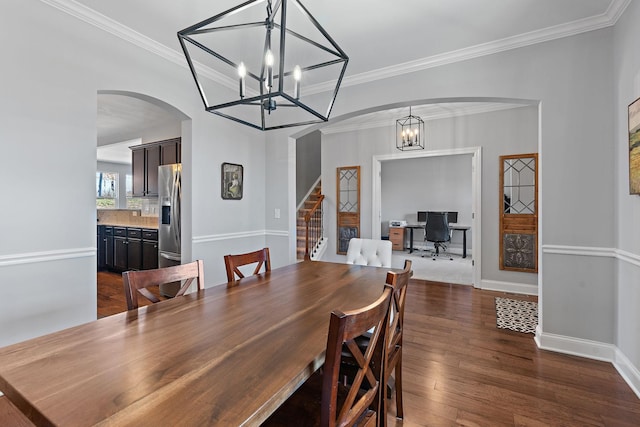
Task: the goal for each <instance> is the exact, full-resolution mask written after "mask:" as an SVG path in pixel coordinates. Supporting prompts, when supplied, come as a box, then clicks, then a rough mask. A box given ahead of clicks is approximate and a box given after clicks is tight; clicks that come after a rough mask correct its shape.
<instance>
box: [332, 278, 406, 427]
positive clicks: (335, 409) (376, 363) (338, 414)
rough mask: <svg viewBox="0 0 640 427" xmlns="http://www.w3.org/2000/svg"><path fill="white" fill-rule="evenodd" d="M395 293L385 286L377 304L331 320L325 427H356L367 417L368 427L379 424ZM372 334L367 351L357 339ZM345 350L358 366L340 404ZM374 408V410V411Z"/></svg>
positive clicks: (334, 316) (340, 314)
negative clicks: (341, 374)
mask: <svg viewBox="0 0 640 427" xmlns="http://www.w3.org/2000/svg"><path fill="white" fill-rule="evenodd" d="M392 293H393V290H392V289H391V287H389V286H385V289H384V292H383V293H382V295H381V296H380V298H379V299H378V300H377V301H375V302H374V303H373V304H371V305H369V306H367V307H364V308H361V309H358V310H353V311H349V312H347V313H342V312H340V311H334V312H332V313H331V318H330V321H329V336H328V338H327V350H326V357H325V362H324V370H323V378H322V403H321V412H320V425H321V426H331V427H332V426H346V425H353V424H354V423H355V422H356V421H357V420H359V419H361V418H362V416H363V414H364V415H366V420H367V422H365V423H364V424H365V425H369V424H370V423H375V424H373V425H377V423H378V422H379V420H378V419H377V418H378V416H379V415H380V409H381V402H380V401H381V394H380V393H381V390H382V388H381V384H382V374H383V372H382V364H383V358H384V345H385V341H386V339H385V336H386V333H387V323H388V322H387V319H388V313H389V303H390V300H391V295H392ZM367 331H370V333H371V338H370V339H369V344H368V345H367V346H366V348H361V346H359V345H358V343H357V342H356V338H358V337H360V336H361V335H363V334H364V333H365V332H367ZM343 348H345V349H347V350H348V352H350V357H352V358H353V360H355V361H356V363H357V371H356V374H355V377H354V381H353V383H352V384H351V386H350V388H349V391H348V394H347V396H346V398H345V399H344V400H343V399H340V400H343V401H342V402H340V403H341V406H339V402H338V387H339V382H340V366H341V360H342V354H343ZM372 408H373V409H372Z"/></svg>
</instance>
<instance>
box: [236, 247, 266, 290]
mask: <svg viewBox="0 0 640 427" xmlns="http://www.w3.org/2000/svg"><path fill="white" fill-rule="evenodd" d="M254 263H257V265H256V268H255V269H254V270H253V273H252V274H258V273H259V272H260V268H262V266H263V265H264V271H265V273H266V272H267V271H271V257H270V256H269V248H263V249H260V250H258V251H254V252H249V253H246V254H237V255H225V256H224V265H225V267H226V269H227V282H229V283H231V282H235V281H236V276H237V277H238V279H242V278H243V277H244V274H242V272H241V271H240V270H239V269H238V267H242V266H243V265H249V264H254Z"/></svg>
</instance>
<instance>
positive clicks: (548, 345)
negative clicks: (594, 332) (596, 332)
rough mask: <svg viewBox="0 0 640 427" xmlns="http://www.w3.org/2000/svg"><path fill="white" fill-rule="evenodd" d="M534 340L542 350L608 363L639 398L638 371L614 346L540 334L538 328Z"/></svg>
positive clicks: (639, 373)
mask: <svg viewBox="0 0 640 427" xmlns="http://www.w3.org/2000/svg"><path fill="white" fill-rule="evenodd" d="M534 340H535V342H536V344H537V346H538V348H541V349H543V350H550V351H555V352H558V353H563V354H571V355H573V356H580V357H585V358H587V359H594V360H600V361H603V362H610V363H611V364H613V366H614V367H615V368H616V370H617V371H618V373H619V374H620V376H622V378H623V379H624V380H625V382H626V383H627V384H628V385H629V387H631V389H632V390H633V392H634V393H635V394H636V396H638V398H640V371H638V369H637V368H636V367H635V366H633V364H632V363H631V362H630V361H629V359H628V358H627V357H626V356H625V355H624V354H623V353H622V351H620V349H619V348H618V347H616V346H615V345H613V344H606V343H601V342H598V341H591V340H585V339H580V338H573V337H567V336H564V335H556V334H550V333H547V332H542V331H541V330H540V326H538V328H536V336H535V338H534Z"/></svg>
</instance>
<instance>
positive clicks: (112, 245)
mask: <svg viewBox="0 0 640 427" xmlns="http://www.w3.org/2000/svg"><path fill="white" fill-rule="evenodd" d="M97 239H98V269H102V268H107V269H109V270H114V271H127V270H149V269H153V268H158V230H152V229H141V228H137V227H112V226H98V232H97Z"/></svg>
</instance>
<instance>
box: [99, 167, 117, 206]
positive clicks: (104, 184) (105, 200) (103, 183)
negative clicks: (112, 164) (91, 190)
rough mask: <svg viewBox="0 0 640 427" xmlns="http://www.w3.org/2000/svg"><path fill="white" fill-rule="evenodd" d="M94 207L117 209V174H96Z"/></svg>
mask: <svg viewBox="0 0 640 427" xmlns="http://www.w3.org/2000/svg"><path fill="white" fill-rule="evenodd" d="M96 207H97V208H98V209H116V208H117V207H118V174H117V173H115V172H96Z"/></svg>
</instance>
